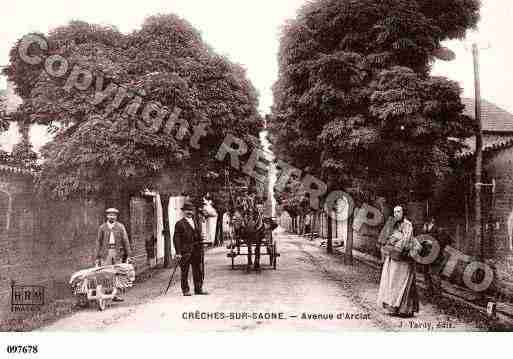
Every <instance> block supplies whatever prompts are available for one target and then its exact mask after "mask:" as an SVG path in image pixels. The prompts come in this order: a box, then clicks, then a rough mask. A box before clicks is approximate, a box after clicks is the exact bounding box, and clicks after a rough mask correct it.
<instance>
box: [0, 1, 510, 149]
mask: <svg viewBox="0 0 513 359" xmlns="http://www.w3.org/2000/svg"><path fill="white" fill-rule="evenodd" d="M305 2H306V1H305V0H259V1H254V0H216V1H208V0H144V1H126V0H125V1H118V0H110V1H105V0H85V1H84V0H75V1H69V0H45V1H37V0H33V1H29V0H17V1H10V2H7V3H6V4H3V5H2V12H3V14H4V16H3V17H2V22H1V23H0V39H1V42H0V66H1V65H5V64H7V62H8V53H9V50H10V48H11V47H12V46H13V44H14V43H15V42H16V40H17V39H19V38H20V37H22V36H23V35H24V34H26V33H28V32H31V31H40V32H45V33H46V32H48V30H49V29H51V28H53V27H56V26H60V25H64V24H66V23H67V22H69V21H70V20H73V19H80V20H84V21H88V22H93V23H102V24H111V25H115V26H117V27H118V28H119V29H120V30H121V31H122V32H131V31H133V30H135V29H137V28H138V27H139V26H140V25H141V23H142V22H143V20H144V18H145V17H147V16H150V15H154V14H158V13H170V12H172V13H175V14H178V15H179V16H181V17H183V18H185V19H187V20H188V21H189V22H190V23H192V25H193V26H195V27H196V28H197V29H198V30H200V31H201V33H202V35H203V38H204V40H205V41H206V42H208V43H209V44H210V45H212V46H213V48H214V49H216V50H217V51H218V52H219V53H221V54H223V55H226V56H227V57H228V58H229V59H230V60H231V61H233V62H236V63H239V64H241V65H243V66H244V67H245V68H246V69H247V73H248V76H249V78H250V80H251V81H252V82H253V84H254V85H255V87H256V88H257V90H258V91H259V94H260V111H261V113H262V114H265V113H268V112H269V107H270V106H271V105H272V91H271V87H272V85H273V83H274V82H275V81H276V79H277V75H278V65H277V52H278V46H279V34H280V27H281V26H282V25H283V24H284V23H285V21H286V20H287V19H290V18H293V17H294V16H295V14H296V11H297V10H298V9H299V7H300V6H301V5H302V4H304V3H305ZM481 15H482V20H481V22H480V24H479V31H478V32H477V33H472V34H471V39H472V40H473V41H477V42H478V43H479V44H480V46H481V47H482V49H483V50H482V51H481V59H480V65H481V81H482V83H481V92H482V96H483V98H485V99H487V100H489V101H491V102H494V103H495V104H497V105H499V106H501V107H503V108H505V109H506V110H509V111H511V112H513V97H512V95H511V92H512V90H513V71H511V62H512V60H513V41H511V32H512V31H511V29H512V26H511V19H513V2H511V1H509V0H483V8H482V12H481ZM446 45H447V46H448V47H449V48H451V49H452V50H453V51H454V52H455V53H456V59H455V60H454V61H452V62H441V61H440V62H437V63H436V64H435V66H434V68H433V74H434V75H440V76H445V77H448V78H450V79H452V80H455V81H458V82H459V83H460V85H461V87H462V89H463V95H464V96H467V97H470V96H472V95H473V93H474V78H473V65H472V55H471V52H470V41H464V42H462V41H450V42H447V44H446ZM4 87H5V80H4V79H0V88H4ZM17 137H18V135H17V131H16V129H15V128H14V126H13V128H11V130H10V131H9V132H8V133H7V134H3V135H0V146H2V147H3V148H4V149H7V150H10V148H11V147H12V145H13V144H14V143H16V142H17ZM47 139H48V137H47V136H46V135H45V131H44V130H43V129H42V128H38V129H33V130H32V131H31V140H32V142H33V143H34V145H35V146H36V148H38V147H39V146H40V145H41V144H42V143H43V142H45V141H46V140H47Z"/></svg>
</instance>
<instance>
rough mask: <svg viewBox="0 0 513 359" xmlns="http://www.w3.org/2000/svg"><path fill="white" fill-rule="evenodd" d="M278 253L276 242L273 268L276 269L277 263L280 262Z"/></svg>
mask: <svg viewBox="0 0 513 359" xmlns="http://www.w3.org/2000/svg"><path fill="white" fill-rule="evenodd" d="M277 253H278V249H277V248H276V243H274V245H273V269H274V270H276V264H277V262H278V257H277V255H276V254H277Z"/></svg>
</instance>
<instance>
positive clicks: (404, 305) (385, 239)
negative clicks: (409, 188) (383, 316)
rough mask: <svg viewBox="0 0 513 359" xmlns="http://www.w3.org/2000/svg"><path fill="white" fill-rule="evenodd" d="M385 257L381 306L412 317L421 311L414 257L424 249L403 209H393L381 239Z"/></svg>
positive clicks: (389, 311)
mask: <svg viewBox="0 0 513 359" xmlns="http://www.w3.org/2000/svg"><path fill="white" fill-rule="evenodd" d="M379 243H380V244H381V245H382V246H383V247H382V252H383V255H384V257H385V260H384V264H383V271H382V273H381V282H380V285H379V293H378V306H380V307H382V308H384V309H385V310H386V311H387V312H388V313H389V314H391V315H397V316H401V317H413V316H414V314H415V313H418V311H419V298H418V293H417V287H416V284H415V261H414V260H413V257H414V256H415V255H416V254H418V253H419V252H420V250H421V249H422V247H421V245H420V244H419V242H418V241H417V240H416V239H415V238H414V237H413V225H412V223H411V222H410V221H408V220H407V219H406V218H405V217H404V212H403V208H402V207H400V206H398V207H396V208H394V216H393V217H391V218H390V219H389V220H388V221H387V223H386V224H385V227H384V228H383V230H382V231H381V234H380V236H379Z"/></svg>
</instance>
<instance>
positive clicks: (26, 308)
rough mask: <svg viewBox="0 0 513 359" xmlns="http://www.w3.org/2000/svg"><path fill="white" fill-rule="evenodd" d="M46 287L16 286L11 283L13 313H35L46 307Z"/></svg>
mask: <svg viewBox="0 0 513 359" xmlns="http://www.w3.org/2000/svg"><path fill="white" fill-rule="evenodd" d="M44 299H45V287H43V286H40V285H16V284H15V283H14V281H13V282H12V283H11V311H12V312H33V311H38V310H40V309H41V307H42V306H43V305H44Z"/></svg>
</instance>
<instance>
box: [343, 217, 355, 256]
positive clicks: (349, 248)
mask: <svg viewBox="0 0 513 359" xmlns="http://www.w3.org/2000/svg"><path fill="white" fill-rule="evenodd" d="M353 215H354V213H348V216H347V238H346V243H345V253H344V261H345V263H346V264H347V265H353V234H354V232H353V223H354V217H353Z"/></svg>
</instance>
